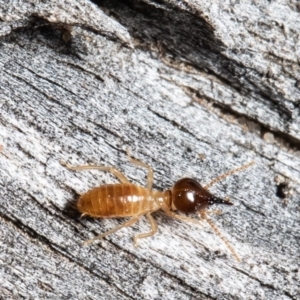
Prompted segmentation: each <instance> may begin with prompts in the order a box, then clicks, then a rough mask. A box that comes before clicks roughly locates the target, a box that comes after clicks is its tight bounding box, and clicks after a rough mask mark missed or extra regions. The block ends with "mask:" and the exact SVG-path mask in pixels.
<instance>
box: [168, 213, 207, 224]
mask: <svg viewBox="0 0 300 300" xmlns="http://www.w3.org/2000/svg"><path fill="white" fill-rule="evenodd" d="M164 212H165V214H166V215H167V216H169V217H170V218H174V219H178V220H181V221H185V222H190V223H194V224H197V225H202V224H201V221H199V220H195V219H193V218H189V217H186V216H181V215H177V214H175V213H174V212H172V211H170V210H164Z"/></svg>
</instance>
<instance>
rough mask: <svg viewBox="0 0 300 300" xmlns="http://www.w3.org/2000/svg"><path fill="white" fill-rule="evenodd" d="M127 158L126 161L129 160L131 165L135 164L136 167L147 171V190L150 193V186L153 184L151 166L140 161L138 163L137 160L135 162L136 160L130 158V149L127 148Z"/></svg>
mask: <svg viewBox="0 0 300 300" xmlns="http://www.w3.org/2000/svg"><path fill="white" fill-rule="evenodd" d="M127 157H128V160H129V161H130V162H131V163H133V164H135V165H137V166H139V167H143V168H146V169H148V176H147V189H148V190H149V191H151V190H152V184H153V169H152V168H151V166H149V165H147V164H146V163H143V162H141V161H139V160H137V159H134V158H132V157H131V156H130V149H129V148H127Z"/></svg>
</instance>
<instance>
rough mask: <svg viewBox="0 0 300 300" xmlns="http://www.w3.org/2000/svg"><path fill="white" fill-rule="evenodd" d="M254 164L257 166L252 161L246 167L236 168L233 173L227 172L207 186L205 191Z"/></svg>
mask: <svg viewBox="0 0 300 300" xmlns="http://www.w3.org/2000/svg"><path fill="white" fill-rule="evenodd" d="M254 164H255V162H254V161H251V162H250V163H247V164H245V165H243V166H241V167H238V168H236V169H233V170H231V171H228V172H226V173H224V174H222V175H220V176H218V177H217V178H215V179H214V180H212V181H211V182H210V183H209V184H207V185H205V186H204V188H205V189H208V188H210V187H211V186H212V185H214V184H215V183H217V182H219V181H221V180H222V179H224V178H226V177H228V176H230V175H232V174H234V173H236V172H240V171H243V170H245V169H247V168H249V167H251V166H252V165H254Z"/></svg>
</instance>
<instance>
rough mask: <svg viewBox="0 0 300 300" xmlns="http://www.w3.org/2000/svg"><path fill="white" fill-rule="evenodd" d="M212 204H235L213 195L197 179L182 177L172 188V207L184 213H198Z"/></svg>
mask: <svg viewBox="0 0 300 300" xmlns="http://www.w3.org/2000/svg"><path fill="white" fill-rule="evenodd" d="M212 204H227V205H233V204H232V203H231V202H230V201H229V200H227V199H221V198H218V197H215V196H214V195H212V194H211V193H210V192H209V191H208V190H206V189H205V188H204V187H202V186H201V185H200V184H199V183H198V182H197V181H196V180H194V179H191V178H182V179H180V180H178V181H177V182H176V183H175V185H174V186H173V188H172V209H173V210H178V211H179V212H182V213H184V214H191V213H197V212H199V211H201V210H203V209H205V208H207V207H208V206H210V205H212Z"/></svg>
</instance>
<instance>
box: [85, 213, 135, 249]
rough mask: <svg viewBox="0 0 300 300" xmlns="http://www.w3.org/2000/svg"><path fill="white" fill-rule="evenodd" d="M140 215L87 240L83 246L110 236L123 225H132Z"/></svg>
mask: <svg viewBox="0 0 300 300" xmlns="http://www.w3.org/2000/svg"><path fill="white" fill-rule="evenodd" d="M138 219H139V217H132V218H131V219H130V220H129V221H127V222H125V223H123V224H121V225H119V226H116V227H114V228H112V229H110V230H108V231H106V232H104V233H102V234H100V235H97V236H96V237H94V238H92V239H90V240H87V241H85V242H84V243H83V246H87V245H89V244H91V243H92V242H94V241H96V240H101V239H102V238H104V237H106V236H108V235H109V234H112V233H114V232H116V231H117V230H119V229H121V228H123V227H128V226H131V225H133V224H134V223H136V222H137V221H138Z"/></svg>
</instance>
